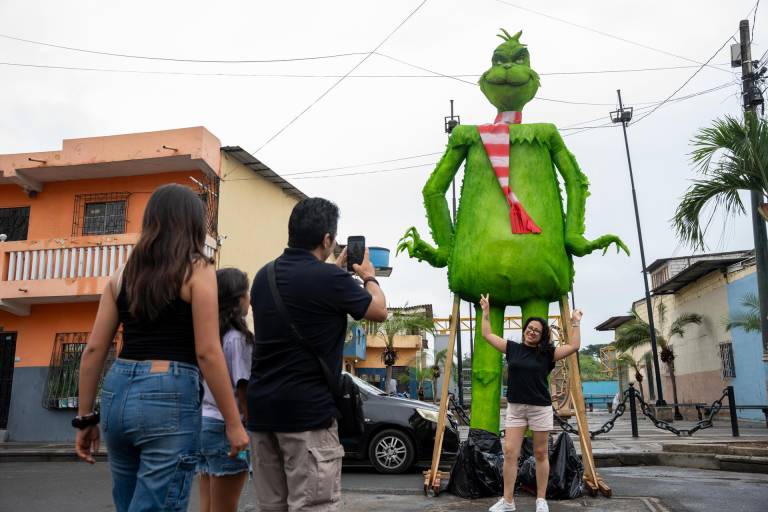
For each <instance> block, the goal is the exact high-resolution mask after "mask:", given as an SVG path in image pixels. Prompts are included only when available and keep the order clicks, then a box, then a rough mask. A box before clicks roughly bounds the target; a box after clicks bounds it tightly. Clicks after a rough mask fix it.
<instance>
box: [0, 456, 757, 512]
mask: <svg viewBox="0 0 768 512" xmlns="http://www.w3.org/2000/svg"><path fill="white" fill-rule="evenodd" d="M600 473H601V475H602V477H603V478H604V480H605V481H606V482H607V483H608V485H609V486H610V487H611V488H612V490H613V493H614V497H613V498H610V499H609V498H603V497H598V498H589V497H585V498H581V499H578V500H571V501H561V502H550V510H552V512H558V511H568V510H576V509H578V510H580V511H583V512H600V511H609V510H610V511H613V512H623V511H631V512H641V511H642V512H692V511H718V510H727V511H728V512H757V511H760V512H762V511H765V510H766V502H768V475H763V474H745V473H735V472H724V471H709V470H699V469H696V470H694V469H684V468H673V467H655V466H651V467H617V468H604V469H602V470H601V471H600ZM422 482H423V478H422V476H421V474H420V472H419V471H416V470H414V471H412V472H410V473H407V474H404V475H391V476H388V475H380V474H378V473H375V472H373V471H372V470H370V469H363V468H355V469H350V470H345V471H344V474H343V476H342V488H343V503H342V506H341V510H343V511H349V512H358V511H359V512H363V511H364V512H373V511H379V510H382V511H392V512H401V511H402V512H405V511H409V512H410V511H415V510H419V511H429V512H442V511H446V512H447V511H467V512H475V511H478V512H479V511H484V510H487V509H488V507H489V506H490V505H491V504H493V503H494V502H495V499H494V498H487V499H481V500H474V501H468V500H463V499H460V498H456V497H454V496H451V495H450V494H448V493H442V494H441V495H440V496H438V497H435V498H427V497H425V496H424V495H423V493H422ZM110 493H111V482H110V477H109V466H108V465H107V464H106V463H104V462H99V463H97V464H96V465H95V466H88V465H87V464H85V463H79V462H7V463H2V464H0V512H11V511H13V512H19V511H21V512H49V511H51V512H52V511H55V512H83V511H101V510H113V506H112V501H111V496H110ZM517 504H518V510H520V511H527V510H530V511H533V510H534V500H533V498H532V497H529V496H521V497H518V498H517ZM189 510H190V511H193V512H194V511H196V510H198V500H197V487H196V486H195V489H193V495H192V501H191V506H190V508H189ZM240 510H241V512H254V511H256V510H257V509H256V508H255V506H254V491H253V488H252V486H251V485H250V484H248V485H246V489H245V491H244V492H243V495H242V498H241V507H240Z"/></svg>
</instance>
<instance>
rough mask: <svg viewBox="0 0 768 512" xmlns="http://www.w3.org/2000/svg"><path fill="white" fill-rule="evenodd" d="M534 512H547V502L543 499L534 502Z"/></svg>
mask: <svg viewBox="0 0 768 512" xmlns="http://www.w3.org/2000/svg"><path fill="white" fill-rule="evenodd" d="M512 510H514V509H512ZM536 512H549V505H547V500H545V499H544V498H538V499H537V500H536Z"/></svg>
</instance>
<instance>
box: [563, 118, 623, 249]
mask: <svg viewBox="0 0 768 512" xmlns="http://www.w3.org/2000/svg"><path fill="white" fill-rule="evenodd" d="M550 129H551V134H550V137H549V141H550V151H551V153H552V160H553V162H554V163H555V166H556V167H557V169H558V170H559V171H560V174H561V175H562V177H563V181H565V191H566V194H567V196H568V208H567V210H566V214H565V246H566V249H567V250H568V253H569V254H573V255H574V256H585V255H587V254H590V253H591V252H592V251H594V250H595V249H602V250H603V253H605V251H606V250H608V248H609V247H610V246H611V244H616V251H617V252H618V251H619V250H623V251H624V252H626V253H627V254H629V249H627V246H626V245H624V242H622V241H621V239H620V238H619V237H617V236H615V235H604V236H601V237H599V238H597V239H596V240H592V241H590V240H587V239H586V238H584V210H585V205H586V202H587V196H588V195H589V180H588V179H587V177H586V176H585V175H584V173H582V172H581V169H579V164H578V163H577V162H576V158H575V157H574V156H573V154H572V153H571V152H570V151H568V148H567V147H566V146H565V143H564V142H563V139H562V137H560V133H559V132H558V131H557V128H555V127H554V126H553V125H550Z"/></svg>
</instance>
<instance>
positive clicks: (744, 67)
mask: <svg viewBox="0 0 768 512" xmlns="http://www.w3.org/2000/svg"><path fill="white" fill-rule="evenodd" d="M739 46H740V50H741V51H740V56H741V87H742V89H741V90H742V97H743V99H744V101H743V104H744V118H745V119H744V122H745V123H750V122H754V121H757V119H756V117H757V113H756V112H755V110H756V109H757V106H758V105H760V104H762V103H763V96H762V93H761V92H760V89H759V88H758V87H757V85H756V84H755V78H756V77H755V73H754V69H753V62H752V41H750V33H749V20H741V21H740V22H739ZM749 195H750V200H751V201H750V202H751V206H752V208H751V212H752V236H753V237H754V239H755V266H756V269H757V292H758V297H759V301H760V332H761V334H762V339H763V354H768V239H767V238H766V232H765V220H764V219H763V218H762V216H761V215H760V213H759V211H758V207H759V206H760V205H761V204H762V203H763V202H764V198H763V195H762V194H761V193H760V192H758V191H756V190H752V191H750V194H749Z"/></svg>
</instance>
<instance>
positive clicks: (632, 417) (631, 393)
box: [629, 383, 640, 437]
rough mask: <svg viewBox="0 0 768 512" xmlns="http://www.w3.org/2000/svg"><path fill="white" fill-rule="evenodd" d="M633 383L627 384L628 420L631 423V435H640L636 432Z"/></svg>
mask: <svg viewBox="0 0 768 512" xmlns="http://www.w3.org/2000/svg"><path fill="white" fill-rule="evenodd" d="M635 393H636V391H635V385H634V384H633V383H630V384H629V420H630V422H631V424H632V437H640V434H638V433H637V408H636V407H635Z"/></svg>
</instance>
